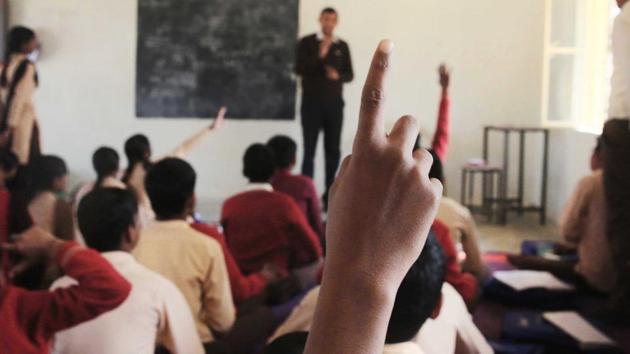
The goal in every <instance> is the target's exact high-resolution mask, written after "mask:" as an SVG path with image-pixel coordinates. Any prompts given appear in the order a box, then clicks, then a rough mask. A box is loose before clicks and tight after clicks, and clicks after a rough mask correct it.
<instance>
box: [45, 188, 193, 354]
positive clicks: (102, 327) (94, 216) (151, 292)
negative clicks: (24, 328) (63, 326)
mask: <svg viewBox="0 0 630 354" xmlns="http://www.w3.org/2000/svg"><path fill="white" fill-rule="evenodd" d="M78 216H79V226H80V229H81V233H82V234H83V236H84V238H85V240H86V243H87V245H88V246H89V247H90V248H92V249H94V250H96V251H98V252H100V253H101V255H102V256H103V258H105V259H106V260H107V261H108V262H110V263H111V265H112V266H113V267H114V269H116V270H117V271H118V272H120V274H121V275H122V276H123V277H125V279H127V281H129V282H130V283H131V284H132V287H133V288H132V291H131V294H130V295H129V297H128V298H127V299H126V300H125V302H124V303H123V304H122V305H121V306H120V307H118V308H117V309H115V310H113V311H111V312H109V313H107V314H105V315H103V316H100V317H98V318H96V319H93V320H91V321H89V322H85V323H83V324H81V325H79V326H76V327H73V328H70V329H68V330H65V331H63V332H59V333H57V334H56V335H55V340H54V349H53V353H56V354H73V353H77V354H83V353H92V354H118V353H134V354H153V353H154V352H155V347H156V343H157V344H161V345H163V346H164V347H166V348H167V349H168V350H169V351H170V352H171V353H172V354H195V353H204V349H203V347H202V345H201V341H200V339H199V336H198V334H197V331H196V328H195V322H194V320H193V317H192V314H191V313H190V308H189V307H188V304H187V303H186V299H184V296H183V295H182V294H181V292H180V291H179V290H178V289H177V287H175V285H174V284H173V283H171V282H170V281H169V280H167V279H166V278H164V277H162V276H161V275H159V274H157V273H154V272H152V271H150V270H149V269H147V268H145V267H144V266H142V265H140V264H139V263H138V262H137V261H136V260H135V258H134V257H133V256H132V255H131V254H130V252H131V250H132V249H133V248H134V247H135V245H136V243H137V242H138V238H139V233H140V230H139V228H138V223H137V216H138V204H137V202H136V199H135V196H134V195H133V194H132V193H131V192H129V191H127V190H123V189H119V188H97V189H95V190H94V191H92V192H90V193H89V194H88V195H87V196H85V198H83V200H82V201H81V204H80V206H79V210H78ZM73 284H76V280H74V279H73V278H71V277H70V276H66V277H63V278H61V279H59V280H57V281H56V282H55V283H54V284H53V286H52V288H53V289H62V288H67V287H68V286H71V285H73Z"/></svg>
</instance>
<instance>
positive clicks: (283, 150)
mask: <svg viewBox="0 0 630 354" xmlns="http://www.w3.org/2000/svg"><path fill="white" fill-rule="evenodd" d="M267 147H268V148H269V149H271V152H272V153H273V158H274V161H275V164H276V169H278V170H289V169H292V168H293V166H295V155H296V154H297V144H296V143H295V141H293V139H291V138H289V137H288V136H284V135H276V136H274V137H273V138H271V140H269V142H267Z"/></svg>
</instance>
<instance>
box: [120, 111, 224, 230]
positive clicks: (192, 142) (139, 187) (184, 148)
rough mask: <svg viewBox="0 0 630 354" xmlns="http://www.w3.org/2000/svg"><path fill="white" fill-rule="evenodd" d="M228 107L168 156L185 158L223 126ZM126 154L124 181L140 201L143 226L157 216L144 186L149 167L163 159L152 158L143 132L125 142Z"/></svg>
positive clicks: (149, 146)
mask: <svg viewBox="0 0 630 354" xmlns="http://www.w3.org/2000/svg"><path fill="white" fill-rule="evenodd" d="M226 112H227V108H226V107H221V109H220V110H219V113H218V114H217V117H216V118H215V120H214V121H213V122H212V124H210V126H208V127H205V128H203V129H202V130H201V131H199V132H197V133H195V134H194V135H193V136H191V137H190V138H188V139H186V140H185V141H184V142H183V143H181V144H180V145H179V146H178V147H177V148H175V150H173V151H171V152H170V153H169V154H168V155H167V156H166V157H177V158H180V159H183V158H185V157H186V155H188V154H189V153H190V151H192V150H193V149H194V148H195V147H197V146H198V145H199V144H201V143H202V142H203V141H204V140H205V139H206V138H207V137H208V135H210V133H211V132H213V131H217V130H219V129H220V128H221V127H222V126H223V121H224V119H225V113H226ZM125 155H127V160H128V161H129V163H128V165H127V169H126V170H125V173H124V175H123V178H122V181H123V182H124V183H125V184H127V186H129V188H131V189H132V191H133V192H134V193H136V196H137V198H138V200H139V202H140V223H141V225H142V226H143V227H145V226H148V224H149V223H150V222H151V221H152V220H153V219H154V218H155V213H154V212H153V209H152V207H151V201H150V200H149V197H148V196H147V193H146V189H145V186H144V180H145V176H146V173H147V169H148V168H149V167H151V165H152V164H154V163H155V162H156V161H160V160H162V159H163V158H164V157H162V158H159V159H152V156H151V155H152V149H151V143H150V141H149V138H147V137H146V136H145V135H142V134H136V135H134V136H132V137H130V138H129V139H127V141H126V142H125Z"/></svg>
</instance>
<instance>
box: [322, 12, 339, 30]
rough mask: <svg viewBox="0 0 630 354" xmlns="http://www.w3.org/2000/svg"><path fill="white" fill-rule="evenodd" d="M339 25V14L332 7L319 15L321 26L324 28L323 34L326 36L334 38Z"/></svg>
mask: <svg viewBox="0 0 630 354" xmlns="http://www.w3.org/2000/svg"><path fill="white" fill-rule="evenodd" d="M338 23H339V15H338V14H337V10H335V9H333V8H332V7H327V8H325V9H323V10H322V12H321V14H320V15H319V24H320V25H321V26H322V33H323V34H324V35H326V36H332V35H333V33H334V32H335V28H336V27H337V24H338Z"/></svg>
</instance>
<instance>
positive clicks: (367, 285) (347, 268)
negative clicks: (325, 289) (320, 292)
mask: <svg viewBox="0 0 630 354" xmlns="http://www.w3.org/2000/svg"><path fill="white" fill-rule="evenodd" d="M327 270H331V271H327ZM401 282H402V278H400V277H398V276H396V275H395V274H388V273H384V272H380V271H378V270H370V268H369V267H361V266H356V265H349V264H344V265H339V266H333V265H332V264H331V262H328V260H327V262H326V265H325V267H324V274H323V276H322V286H323V285H326V286H329V287H330V288H332V289H336V290H335V291H343V292H345V293H351V294H362V297H364V299H363V300H365V301H366V302H370V303H382V304H387V303H389V302H392V303H393V302H394V300H395V298H396V293H397V292H398V288H399V286H400V283H401Z"/></svg>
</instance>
